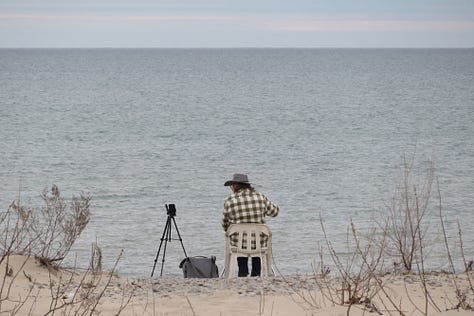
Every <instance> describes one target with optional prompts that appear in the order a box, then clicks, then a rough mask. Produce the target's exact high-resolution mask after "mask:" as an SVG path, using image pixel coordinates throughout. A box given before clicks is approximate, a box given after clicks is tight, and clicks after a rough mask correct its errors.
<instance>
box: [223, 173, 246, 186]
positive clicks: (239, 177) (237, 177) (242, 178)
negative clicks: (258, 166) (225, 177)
mask: <svg viewBox="0 0 474 316" xmlns="http://www.w3.org/2000/svg"><path fill="white" fill-rule="evenodd" d="M236 183H243V184H250V182H249V178H248V177H247V175H246V174H241V173H234V176H233V177H232V180H229V181H226V182H225V183H224V186H226V187H227V186H229V185H232V184H236Z"/></svg>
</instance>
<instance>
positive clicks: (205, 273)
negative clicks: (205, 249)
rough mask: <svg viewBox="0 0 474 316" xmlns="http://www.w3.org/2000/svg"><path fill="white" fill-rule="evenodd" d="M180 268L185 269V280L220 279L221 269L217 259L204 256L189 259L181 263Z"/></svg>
mask: <svg viewBox="0 0 474 316" xmlns="http://www.w3.org/2000/svg"><path fill="white" fill-rule="evenodd" d="M179 267H180V268H181V269H183V275H184V277H185V278H218V277H219V269H218V267H217V265H216V257H215V256H212V257H210V258H208V257H204V256H196V257H187V258H185V259H183V261H181V263H180V264H179Z"/></svg>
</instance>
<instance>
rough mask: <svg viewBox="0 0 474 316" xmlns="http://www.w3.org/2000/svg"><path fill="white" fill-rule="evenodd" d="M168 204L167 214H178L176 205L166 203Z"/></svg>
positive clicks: (173, 215)
mask: <svg viewBox="0 0 474 316" xmlns="http://www.w3.org/2000/svg"><path fill="white" fill-rule="evenodd" d="M165 206H166V214H167V215H168V216H170V217H175V216H176V205H174V204H165Z"/></svg>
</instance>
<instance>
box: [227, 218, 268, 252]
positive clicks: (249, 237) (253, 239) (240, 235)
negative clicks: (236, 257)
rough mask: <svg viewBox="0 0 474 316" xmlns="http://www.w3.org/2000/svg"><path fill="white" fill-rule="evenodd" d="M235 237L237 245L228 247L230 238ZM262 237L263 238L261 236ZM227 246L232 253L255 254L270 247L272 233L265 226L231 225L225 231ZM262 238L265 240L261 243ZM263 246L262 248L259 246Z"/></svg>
mask: <svg viewBox="0 0 474 316" xmlns="http://www.w3.org/2000/svg"><path fill="white" fill-rule="evenodd" d="M235 234H236V235H237V237H236V238H235V239H237V245H235V246H234V245H232V246H230V243H231V238H232V237H231V236H232V235H235ZM262 235H263V236H262ZM226 236H227V246H230V248H232V249H231V250H232V251H236V252H238V253H243V254H255V253H261V252H264V251H266V250H267V249H268V248H270V249H271V246H272V232H271V231H270V228H268V226H267V225H265V224H232V225H230V226H229V228H228V229H227V233H226ZM262 237H263V238H266V240H265V241H264V242H262V240H261V239H262ZM262 244H264V245H266V246H264V247H263V248H262V247H261V245H262Z"/></svg>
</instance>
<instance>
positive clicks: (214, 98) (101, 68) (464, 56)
mask: <svg viewBox="0 0 474 316" xmlns="http://www.w3.org/2000/svg"><path fill="white" fill-rule="evenodd" d="M473 79H474V49H2V50H0V210H6V209H7V208H8V205H9V204H10V202H11V201H12V200H13V199H15V198H17V196H18V192H19V191H21V197H22V200H23V201H24V202H25V203H26V202H28V203H29V204H31V205H32V206H33V207H35V208H40V207H41V199H40V193H41V191H42V190H43V189H44V188H45V187H48V188H49V187H51V185H52V184H56V185H58V186H59V188H60V190H61V192H62V195H63V196H64V197H67V198H70V197H71V196H72V195H73V194H75V195H77V194H79V193H80V192H81V191H85V192H90V193H91V195H92V197H93V200H92V207H91V211H92V219H91V222H90V224H89V226H88V227H87V228H86V230H85V231H84V233H83V235H82V236H81V237H80V239H79V240H78V241H77V243H76V244H75V246H74V248H73V249H72V251H71V254H70V256H69V257H68V258H67V260H66V262H67V263H68V264H73V263H74V262H77V263H76V264H77V265H78V266H79V267H87V265H88V260H89V255H90V249H91V243H92V242H94V241H97V242H98V244H99V246H100V247H101V249H102V253H103V256H104V258H103V260H104V267H105V268H106V269H110V268H111V267H112V266H113V264H114V262H115V260H116V259H117V257H118V255H119V253H120V251H121V250H123V256H122V257H121V259H120V261H119V264H118V273H119V274H120V275H124V276H147V275H149V274H150V272H151V269H152V267H153V263H154V260H155V256H156V254H157V250H158V246H159V244H160V238H161V236H162V232H163V230H164V226H165V221H166V219H167V217H166V210H165V204H167V203H175V204H176V207H177V216H176V222H177V226H178V229H179V231H180V233H181V236H182V239H183V244H184V246H185V249H186V251H187V254H188V255H190V256H193V255H205V256H210V255H215V256H216V257H217V259H218V265H219V267H220V269H223V258H224V233H223V231H222V228H221V226H220V219H221V213H222V206H223V201H224V199H225V197H226V196H227V195H228V194H230V190H229V188H226V187H224V186H223V183H224V182H225V181H226V180H228V179H229V178H230V177H232V174H233V173H247V174H248V175H249V178H250V181H251V182H253V183H254V185H255V187H256V188H257V189H258V190H260V191H261V192H262V193H264V194H266V195H267V196H268V197H269V198H270V199H271V200H273V201H274V202H275V203H277V204H278V205H279V206H280V209H281V213H280V215H279V216H278V217H276V218H270V219H268V221H267V223H268V225H269V226H270V228H271V229H272V231H273V235H274V239H273V242H274V245H273V249H274V251H273V252H274V256H275V263H276V265H277V267H278V269H279V270H280V271H281V272H282V273H284V274H293V273H311V272H312V266H311V265H312V264H313V263H316V264H317V262H318V261H319V251H318V249H319V244H320V243H323V241H324V238H323V234H322V231H321V225H320V218H322V219H323V221H324V224H325V227H326V230H327V234H328V236H329V238H330V239H331V241H332V242H333V243H334V246H335V248H336V249H337V250H340V251H341V253H343V252H344V251H345V245H346V242H345V241H346V238H347V227H348V225H349V223H350V221H351V220H352V221H353V222H354V224H355V225H356V227H357V228H358V229H360V230H361V231H364V230H366V229H368V228H369V227H371V226H372V225H374V223H375V221H376V220H377V219H379V220H380V219H381V218H382V216H383V214H384V213H386V210H387V204H389V202H390V199H391V196H392V193H393V187H394V183H395V182H396V181H397V179H400V174H401V167H402V165H403V157H404V156H405V155H406V156H407V157H409V158H411V157H414V158H415V162H416V163H415V171H416V172H420V173H421V174H423V170H424V168H426V166H427V165H428V162H429V161H432V162H433V163H434V166H435V168H436V174H435V175H436V177H437V181H438V183H439V191H440V192H441V201H442V210H443V214H444V216H445V220H446V226H447V229H448V235H449V237H450V242H451V243H452V245H453V247H456V245H457V244H458V241H457V223H456V221H458V220H459V221H460V224H461V228H462V229H463V241H464V247H465V251H466V256H467V257H468V259H470V260H472V259H474V233H473V231H472V229H471V228H472V227H473V225H474V217H473V216H472V213H473V205H474V80H473ZM434 191H437V188H434ZM438 204H439V198H438V196H437V192H434V193H433V198H432V202H431V204H430V210H431V211H432V216H431V215H430V217H429V220H430V221H431V222H430V224H429V227H430V231H434V232H436V231H439V226H440V225H439V219H437V213H438V212H439V206H438ZM172 234H173V237H177V236H176V232H175V230H174V229H172ZM167 246H168V247H167V251H166V255H165V265H164V269H163V270H164V272H163V273H164V274H166V275H168V274H169V275H179V274H180V273H181V272H180V270H179V268H178V264H179V262H180V260H181V259H182V258H183V256H184V254H183V251H182V248H181V245H180V243H179V241H175V240H173V241H171V242H170V243H168V244H167ZM429 246H430V247H429V249H428V250H427V253H428V256H429V264H430V267H431V268H433V269H439V268H443V267H446V255H445V254H444V252H443V251H444V244H443V243H442V241H441V240H439V239H436V238H434V239H433V241H432V242H431V243H430V245H429ZM162 253H163V251H162ZM455 255H456V253H455ZM458 255H459V251H458V252H457V257H459V256H458ZM161 260H162V258H161V256H160V258H159V261H158V268H159V267H160V265H161ZM155 273H156V272H155Z"/></svg>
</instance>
